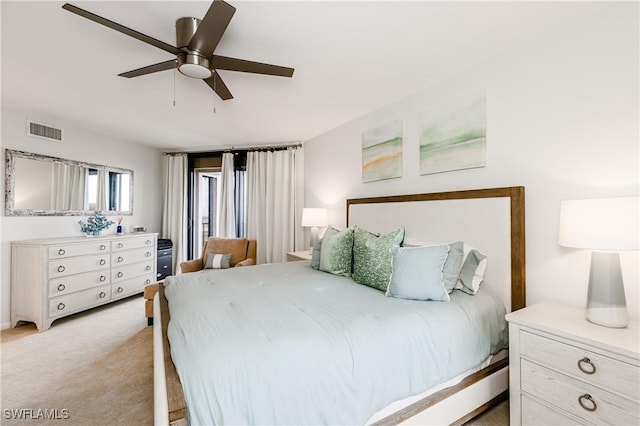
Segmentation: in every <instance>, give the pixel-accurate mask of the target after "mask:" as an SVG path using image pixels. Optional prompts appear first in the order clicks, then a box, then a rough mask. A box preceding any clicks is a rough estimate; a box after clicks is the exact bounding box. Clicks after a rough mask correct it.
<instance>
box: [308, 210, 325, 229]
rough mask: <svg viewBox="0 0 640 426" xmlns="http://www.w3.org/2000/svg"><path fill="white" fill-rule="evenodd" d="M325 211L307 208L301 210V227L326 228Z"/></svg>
mask: <svg viewBox="0 0 640 426" xmlns="http://www.w3.org/2000/svg"><path fill="white" fill-rule="evenodd" d="M328 223H329V221H328V220H327V209H323V208H308V207H305V208H304V209H302V226H311V227H312V226H318V227H320V226H327V224H328Z"/></svg>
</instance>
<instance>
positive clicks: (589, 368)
mask: <svg viewBox="0 0 640 426" xmlns="http://www.w3.org/2000/svg"><path fill="white" fill-rule="evenodd" d="M585 366H587V367H586V368H585ZM578 369H579V370H580V371H582V372H583V373H584V374H594V373H595V372H596V366H595V365H594V364H593V362H591V360H590V359H589V358H587V357H586V356H585V357H584V358H582V359H581V360H580V361H578Z"/></svg>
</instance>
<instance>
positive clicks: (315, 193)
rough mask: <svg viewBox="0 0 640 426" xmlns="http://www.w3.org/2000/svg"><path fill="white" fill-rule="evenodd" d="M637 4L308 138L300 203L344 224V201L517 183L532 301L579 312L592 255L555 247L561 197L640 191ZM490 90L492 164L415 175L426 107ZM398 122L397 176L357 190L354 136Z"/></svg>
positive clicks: (629, 264)
mask: <svg viewBox="0 0 640 426" xmlns="http://www.w3.org/2000/svg"><path fill="white" fill-rule="evenodd" d="M638 26H639V25H638V3H636V2H633V3H631V2H628V3H611V4H610V5H608V6H607V7H606V8H605V9H604V11H603V12H601V13H599V14H598V15H597V16H590V17H588V18H586V19H584V20H582V21H581V22H577V23H575V24H574V25H572V26H568V27H566V28H565V29H564V30H563V31H562V32H559V33H555V34H549V36H548V37H547V38H545V39H541V40H537V41H535V42H532V43H529V44H528V45H523V46H520V47H519V49H517V50H515V51H511V52H507V53H505V54H504V55H502V56H500V57H495V58H487V60H486V62H485V63H482V64H478V65H476V66H473V67H471V68H469V69H467V70H464V71H462V72H461V73H459V74H457V75H454V76H451V77H450V78H448V79H446V80H445V81H442V82H440V83H439V84H436V85H434V86H433V87H430V88H427V89H425V90H423V91H420V92H419V93H416V94H415V95H413V96H411V97H408V98H405V99H402V100H400V101H398V102H396V103H394V104H391V105H387V106H385V107H382V108H380V109H378V110H376V111H373V112H371V113H369V114H367V115H365V116H363V117H361V118H359V119H356V120H354V121H351V122H349V123H346V124H344V125H342V126H340V127H338V128H336V129H333V130H331V131H329V132H327V133H325V134H323V135H320V136H318V137H316V138H313V139H311V140H309V141H306V142H305V143H304V147H305V158H306V161H305V203H306V205H308V206H314V207H320V206H326V207H327V208H329V220H330V223H331V224H333V225H334V226H339V227H341V226H344V225H345V199H346V198H350V197H365V196H379V195H395V194H409V193H417V192H439V191H448V190H461V189H473V188H488V187H501V186H512V185H524V186H525V187H526V190H525V191H526V233H527V244H526V249H527V304H529V305H530V304H534V303H537V302H540V301H544V300H552V301H557V302H561V303H566V304H570V305H574V306H584V305H585V301H586V291H587V279H588V273H589V271H588V269H589V252H587V251H583V250H574V249H569V248H563V247H559V246H558V216H559V208H560V202H561V200H564V199H572V198H597V197H609V196H627V195H636V194H638V193H639V184H638V183H639V182H638V181H639V176H640V167H639V146H638V145H639V137H640V135H639V125H640V123H639V118H638V117H639V113H640V111H639V107H638V102H639V99H638V92H639V89H640V87H639V84H638V79H639V69H638V68H639V67H638V63H639V42H638V40H639V29H638ZM479 90H486V93H487V166H486V167H484V168H478V169H470V170H463V171H454V172H447V173H440V174H434V175H425V176H420V175H419V169H418V146H419V144H418V118H419V114H420V111H421V110H422V109H426V107H427V106H431V105H437V104H438V102H443V101H445V100H446V99H449V98H451V97H458V96H464V95H467V94H470V93H471V94H472V93H477V92H478V91H479ZM393 120H402V121H403V139H404V142H403V145H404V157H403V177H402V178H398V179H391V180H387V181H380V182H373V183H362V179H361V134H362V132H364V131H367V130H371V129H373V128H376V127H379V126H381V125H384V124H386V123H389V122H391V121H393ZM622 267H623V278H624V281H625V290H626V296H627V304H628V308H629V314H630V316H631V317H632V318H636V319H637V318H638V317H639V315H638V309H639V304H640V303H639V291H638V287H639V283H638V281H639V277H638V268H639V255H638V252H626V253H623V254H622Z"/></svg>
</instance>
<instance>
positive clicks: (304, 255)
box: [287, 250, 311, 262]
mask: <svg viewBox="0 0 640 426" xmlns="http://www.w3.org/2000/svg"><path fill="white" fill-rule="evenodd" d="M300 260H311V253H309V250H304V251H290V252H289V253H287V262H297V261H300Z"/></svg>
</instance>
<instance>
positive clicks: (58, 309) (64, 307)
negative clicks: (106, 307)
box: [49, 285, 111, 317]
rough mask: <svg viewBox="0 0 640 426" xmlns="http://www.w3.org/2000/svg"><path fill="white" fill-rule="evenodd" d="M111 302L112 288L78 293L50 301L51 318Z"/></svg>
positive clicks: (92, 289) (100, 288) (101, 287)
mask: <svg viewBox="0 0 640 426" xmlns="http://www.w3.org/2000/svg"><path fill="white" fill-rule="evenodd" d="M109 300H111V286H110V285H104V286H100V287H95V288H91V289H88V290H82V291H77V292H75V293H70V294H67V295H65V296H60V297H56V298H54V299H50V300H49V316H50V317H56V316H60V315H65V314H68V313H72V312H75V311H80V310H83V309H85V308H88V307H90V306H94V305H98V304H101V303H105V302H107V301H109Z"/></svg>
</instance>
